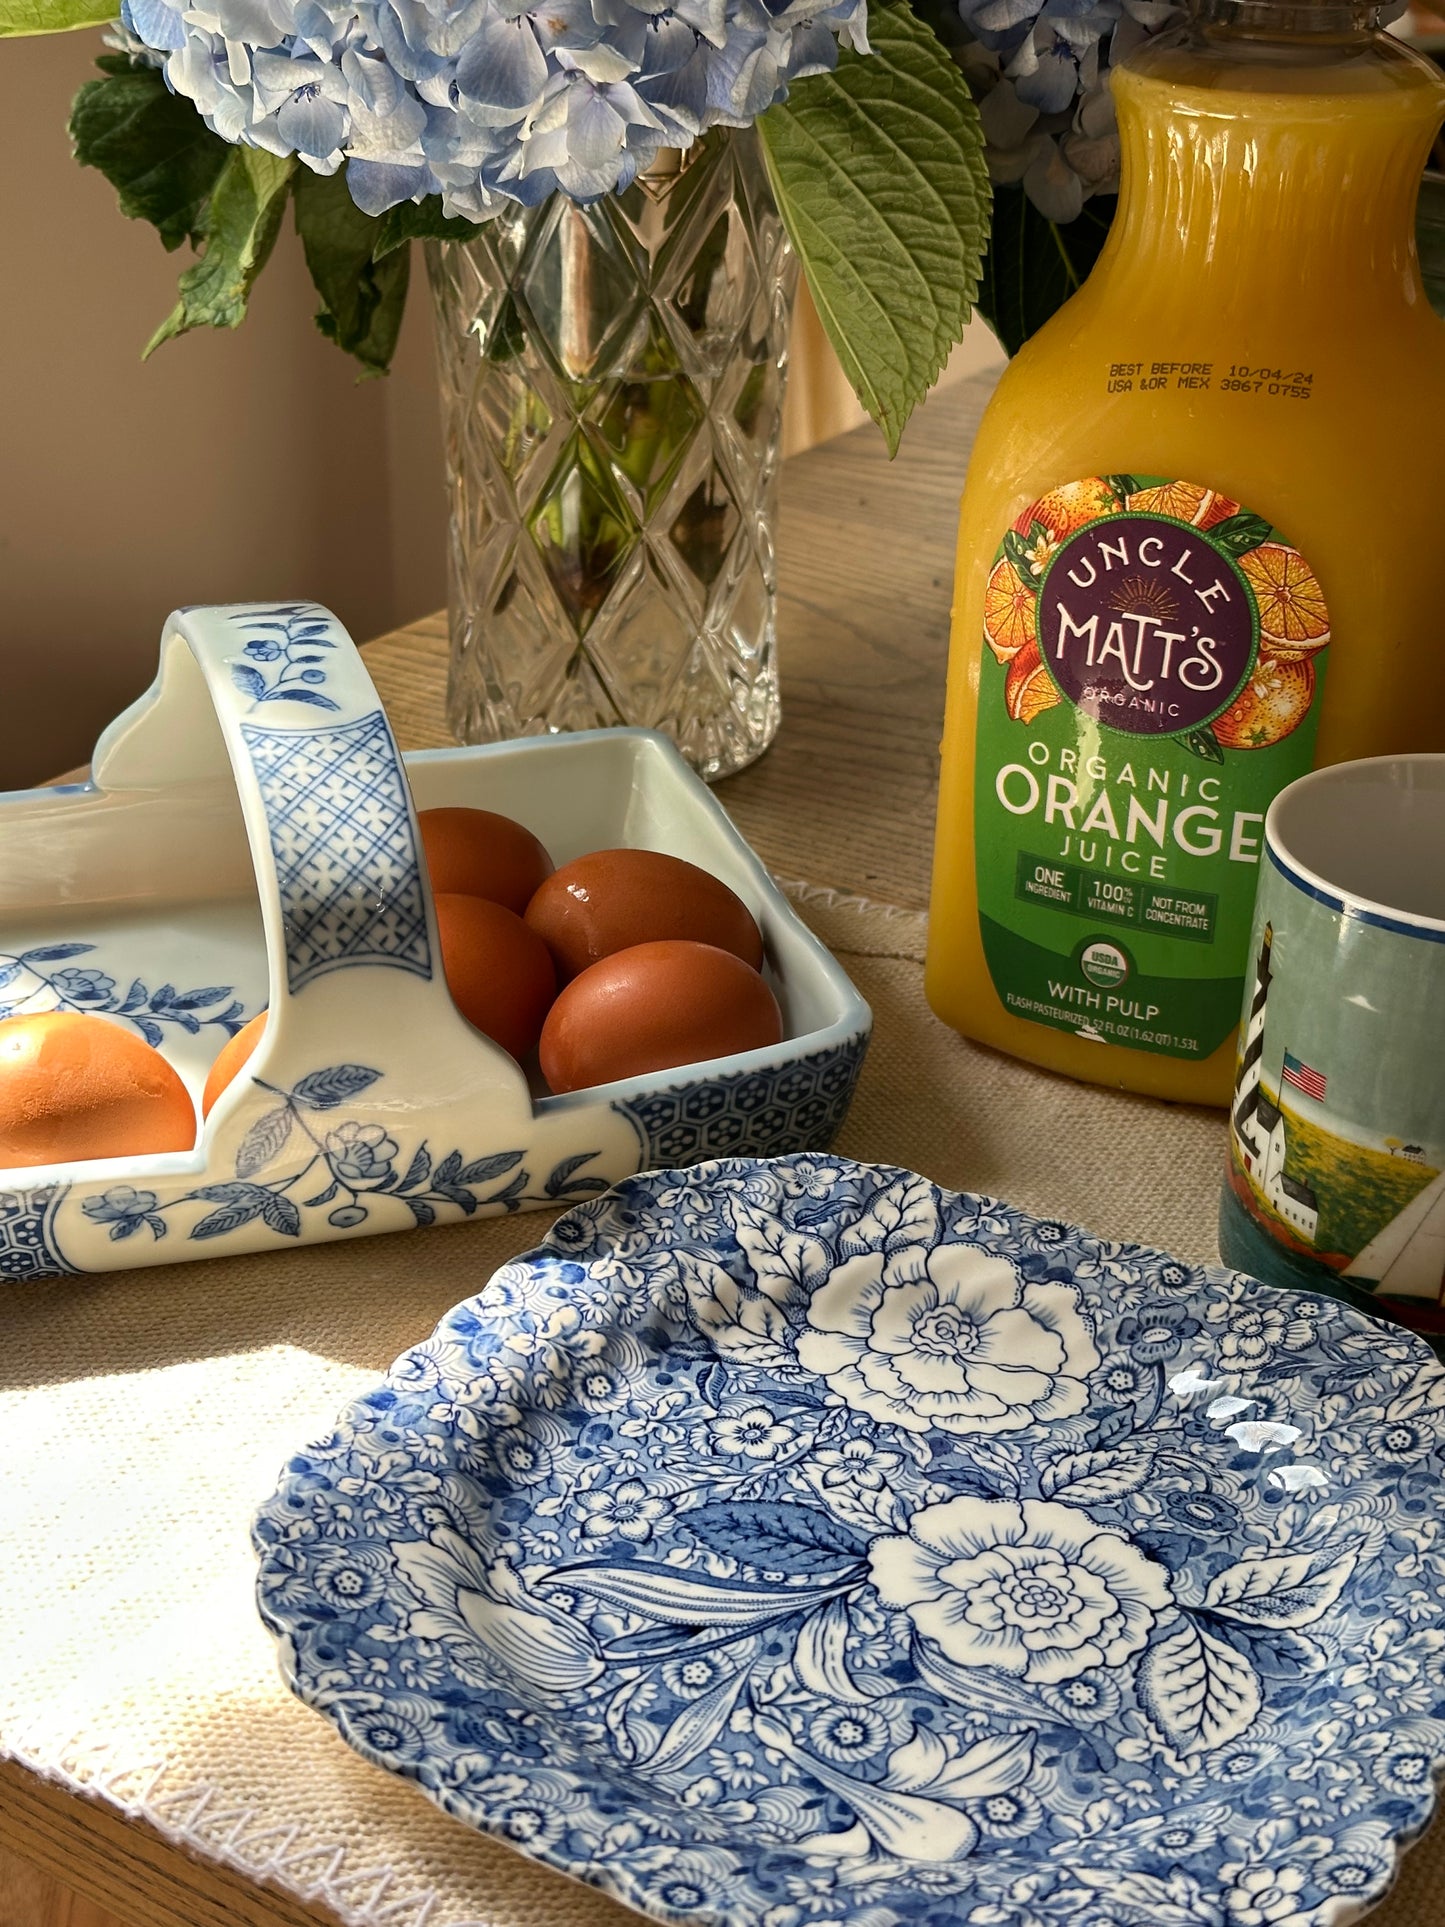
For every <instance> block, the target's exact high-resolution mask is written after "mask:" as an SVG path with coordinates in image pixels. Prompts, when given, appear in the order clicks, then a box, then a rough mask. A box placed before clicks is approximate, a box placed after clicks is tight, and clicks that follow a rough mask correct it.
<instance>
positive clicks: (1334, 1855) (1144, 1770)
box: [255, 1157, 1445, 1927]
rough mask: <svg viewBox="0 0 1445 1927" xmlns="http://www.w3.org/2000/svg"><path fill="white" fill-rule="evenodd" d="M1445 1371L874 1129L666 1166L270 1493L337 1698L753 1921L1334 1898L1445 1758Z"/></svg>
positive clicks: (446, 1784) (1139, 1921) (517, 1274)
mask: <svg viewBox="0 0 1445 1927" xmlns="http://www.w3.org/2000/svg"><path fill="white" fill-rule="evenodd" d="M1442 1490H1445V1370H1442V1369H1441V1367H1440V1366H1439V1365H1438V1364H1437V1363H1436V1362H1435V1361H1434V1359H1433V1358H1432V1357H1431V1356H1430V1355H1429V1353H1428V1352H1427V1351H1426V1349H1425V1347H1424V1346H1423V1345H1422V1344H1420V1342H1419V1341H1418V1340H1416V1339H1414V1338H1412V1337H1411V1336H1410V1335H1409V1334H1407V1333H1404V1332H1400V1331H1396V1330H1393V1329H1386V1328H1384V1327H1381V1326H1380V1325H1378V1324H1376V1323H1374V1322H1373V1321H1371V1320H1368V1319H1366V1318H1364V1317H1362V1316H1360V1315H1359V1314H1358V1313H1356V1312H1354V1311H1353V1310H1351V1309H1349V1308H1348V1307H1345V1306H1343V1305H1340V1304H1336V1303H1333V1302H1331V1301H1328V1300H1325V1299H1320V1298H1315V1297H1310V1296H1305V1295H1303V1294H1299V1293H1285V1292H1280V1291H1277V1290H1273V1289H1269V1288H1266V1287H1263V1286H1260V1285H1258V1284H1256V1283H1254V1282H1253V1281H1251V1280H1248V1279H1245V1278H1241V1277H1239V1276H1238V1275H1236V1274H1234V1273H1230V1272H1226V1271H1223V1270H1220V1269H1216V1268H1199V1267H1191V1266H1186V1265H1182V1264H1179V1263H1177V1262H1176V1261H1174V1260H1171V1259H1168V1258H1166V1257H1164V1256H1163V1255H1162V1254H1160V1253H1158V1252H1154V1251H1149V1250H1145V1249H1142V1248H1139V1247H1135V1246H1128V1245H1121V1244H1116V1243H1110V1242H1107V1241H1104V1240H1101V1239H1097V1238H1092V1237H1089V1236H1087V1235H1086V1234H1084V1233H1083V1232H1080V1231H1078V1230H1076V1229H1074V1228H1073V1227H1071V1226H1068V1225H1063V1224H1056V1223H1048V1222H1040V1221H1038V1220H1036V1219H1033V1218H1031V1217H1029V1216H1027V1215H1025V1214H1024V1213H1022V1212H1019V1211H1015V1210H1013V1209H1011V1208H1010V1207H1008V1206H1006V1205H1003V1204H1000V1203H998V1202H996V1201H994V1200H992V1199H989V1198H982V1197H969V1196H957V1195H954V1194H950V1193H947V1192H943V1191H940V1190H938V1189H937V1188H936V1187H934V1186H933V1185H931V1184H929V1183H927V1182H926V1181H925V1180H923V1179H921V1178H918V1177H915V1176H913V1175H911V1174H909V1173H906V1172H901V1171H897V1170H893V1169H888V1168H882V1167H870V1166H859V1165H855V1164H851V1163H849V1162H847V1161H846V1160H841V1159H834V1158H826V1157H793V1158H787V1159H782V1160H779V1161H778V1162H776V1163H773V1164H756V1163H749V1162H744V1161H737V1162H720V1163H715V1164H711V1165H706V1166H702V1167H699V1168H697V1169H694V1170H690V1171H686V1172H667V1173H662V1174H660V1175H655V1176H651V1177H641V1178H635V1179H631V1180H629V1181H628V1182H626V1183H624V1184H622V1185H620V1186H618V1187H617V1188H616V1189H614V1190H613V1191H611V1192H610V1193H608V1194H607V1195H606V1196H605V1197H602V1198H599V1199H597V1200H595V1201H594V1202H591V1203H588V1204H585V1205H583V1206H581V1207H580V1208H578V1209H575V1210H573V1211H571V1212H569V1213H568V1214H567V1215H566V1216H564V1217H563V1218H561V1219H560V1220H559V1221H558V1223H557V1224H556V1225H555V1226H554V1227H553V1231H552V1234H551V1241H550V1242H549V1243H548V1244H547V1245H545V1246H543V1247H542V1248H541V1249H539V1250H538V1251H536V1252H534V1253H532V1254H531V1255H530V1256H529V1257H526V1258H523V1259H520V1260H518V1261H517V1262H516V1263H514V1264H511V1265H508V1266H507V1267H505V1269H504V1270H502V1271H501V1272H500V1273H499V1274H498V1275H497V1277H496V1278H495V1279H494V1280H493V1281H492V1284H491V1285H490V1287H489V1288H488V1289H487V1290H486V1291H485V1292H484V1293H483V1294H482V1295H481V1296H479V1297H477V1298H474V1299H471V1300H469V1301H468V1302H466V1303H465V1304H462V1305H460V1306H458V1307H457V1308H456V1309H455V1310H454V1311H452V1312H451V1313H449V1314H448V1316H447V1317H446V1318H445V1319H443V1321H442V1323H441V1324H440V1325H439V1326H438V1328H437V1330H436V1332H435V1333H434V1334H433V1336H432V1337H431V1338H430V1339H429V1340H427V1341H426V1342H425V1343H424V1344H421V1345H418V1346H417V1347H416V1348H415V1349H414V1350H412V1351H411V1352H408V1353H407V1354H406V1355H405V1356H404V1357H403V1358H402V1359H400V1360H399V1361H398V1363H397V1364H396V1366H395V1367H394V1368H393V1370H392V1372H391V1373H390V1375H389V1376H388V1378H387V1380H386V1382H385V1384H384V1385H382V1386H381V1387H379V1388H378V1389H377V1390H375V1391H374V1392H372V1393H370V1394H368V1395H367V1396H366V1397H364V1398H362V1399H360V1400H359V1401H357V1402H356V1403H355V1404H353V1405H352V1406H351V1407H349V1408H348V1410H347V1411H346V1412H345V1413H344V1415H343V1417H342V1419H341V1421H340V1423H339V1425H338V1427H337V1429H336V1431H335V1432H334V1433H333V1434H332V1435H331V1436H330V1437H329V1438H328V1439H326V1440H324V1441H322V1442H321V1443H320V1444H318V1445H315V1446H312V1447H311V1448H310V1449H309V1450H307V1451H305V1452H303V1453H300V1454H298V1455H297V1456H296V1457H295V1458H293V1459H292V1460H291V1461H290V1463H289V1466H288V1469H287V1471H286V1474H285V1476H284V1478H283V1480H282V1483H281V1485H280V1488H279V1490H278V1491H277V1493H276V1494H275V1496H274V1497H273V1498H272V1499H271V1500H270V1501H269V1502H268V1503H267V1505H265V1506H264V1507H263V1508H262V1510H261V1512H260V1514H259V1516H258V1519H257V1523H256V1527H255V1537H256V1543H257V1547H258V1550H259V1552H260V1555H261V1569H260V1579H259V1599H260V1605H261V1610H262V1613H263V1616H264V1617H265V1619H266V1621H267V1623H268V1624H269V1625H270V1626H271V1628H272V1629H273V1631H275V1632H276V1633H277V1634H278V1635H279V1636H280V1637H281V1638H282V1640H283V1654H284V1663H285V1665H286V1667H287V1670H288V1673H289V1675H290V1677H291V1680H292V1683H293V1685H294V1687H295V1690H296V1691H297V1692H298V1693H299V1694H300V1695H301V1697H302V1698H303V1699H305V1700H307V1701H308V1702H309V1703H310V1704H312V1705H313V1706H315V1707H317V1708H318V1709H320V1710H321V1711H322V1712H323V1713H325V1714H326V1715H327V1717H329V1718H330V1719H332V1720H333V1721H334V1722H335V1723H336V1724H337V1725H338V1727H339V1728H340V1729H341V1731H342V1733H343V1734H344V1735H345V1736H346V1738H347V1739H348V1740H349V1741H350V1742H351V1743H352V1744H353V1745H354V1746H355V1747H357V1748H358V1749H359V1750H360V1751H361V1752H362V1753H363V1754H365V1755H366V1756H367V1757H368V1758H370V1759H372V1760H374V1761H377V1762H379V1763H380V1764H382V1765H385V1766H387V1767H390V1768H392V1769H393V1770H395V1771H398V1772H401V1773H404V1774H407V1775H410V1776H411V1777H413V1778H415V1779H417V1780H418V1781H419V1782H420V1783H421V1784H422V1786H423V1787H424V1788H425V1789H426V1790H427V1791H428V1792H429V1793H430V1794H431V1795H432V1796H433V1797H434V1798H435V1799H436V1800H438V1801H439V1802H440V1803H441V1804H442V1805H443V1806H444V1807H445V1808H446V1809H447V1810H448V1811H449V1812H451V1813H453V1814H456V1815H458V1816H459V1817H461V1818H463V1819H465V1820H468V1821H470V1822H471V1823H472V1824H474V1825H476V1826H478V1827H482V1828H485V1829H486V1830H488V1831H490V1832H492V1833H494V1834H497V1835H498V1836H500V1837H501V1838H503V1839H505V1840H508V1841H510V1842H511V1843H512V1844H514V1845H516V1846H518V1847H521V1848H523V1849H524V1850H526V1851H527V1852H529V1853H532V1854H534V1855H536V1856H537V1857H539V1858H540V1859H542V1860H545V1861H546V1862H548V1863H549V1864H550V1865H552V1866H554V1867H557V1868H560V1869H561V1870H563V1871H564V1872H567V1873H569V1874H573V1875H575V1876H577V1877H579V1878H582V1879H585V1880H589V1881H593V1882H595V1883H596V1884H598V1885H600V1886H603V1887H605V1888H607V1889H609V1890H610V1891H612V1892H613V1893H615V1894H617V1895H618V1896H619V1897H620V1898H621V1899H623V1900H625V1901H627V1902H628V1903H630V1904H631V1905H632V1906H634V1907H638V1908H641V1909H642V1910H644V1911H646V1912H648V1913H651V1914H653V1915H655V1916H657V1917H659V1918H661V1919H664V1920H674V1921H690V1922H696V1921H705V1922H709V1923H714V1924H715V1927H808V1924H809V1923H815V1922H828V1923H843V1922H847V1923H850V1924H851V1927H903V1923H908V1927H960V1924H961V1923H969V1927H1066V1924H1067V1927H1105V1924H1106V1923H1107V1924H1108V1927H1326V1923H1329V1922H1333V1921H1335V1920H1337V1919H1338V1918H1340V1917H1341V1914H1340V1911H1339V1909H1340V1905H1341V1903H1342V1902H1347V1903H1349V1904H1350V1905H1351V1906H1352V1907H1353V1905H1354V1904H1356V1903H1360V1902H1366V1901H1368V1900H1370V1899H1372V1898H1377V1897H1378V1896H1379V1894H1380V1893H1381V1892H1382V1891H1383V1890H1384V1888H1385V1886H1386V1885H1387V1883H1388V1881H1389V1879H1390V1877H1391V1874H1392V1871H1393V1865H1394V1859H1395V1855H1396V1852H1397V1850H1398V1847H1399V1845H1400V1844H1401V1843H1402V1842H1405V1841H1408V1840H1409V1839H1410V1838H1411V1837H1413V1835H1414V1834H1415V1833H1417V1832H1418V1831H1419V1829H1420V1828H1421V1827H1422V1826H1423V1825H1424V1824H1425V1822H1426V1820H1427V1819H1428V1817H1429V1814H1430V1811H1431V1807H1432V1803H1433V1799H1434V1783H1435V1777H1436V1775H1437V1774H1438V1773H1439V1772H1440V1770H1441V1766H1442V1763H1445V1530H1442V1528H1445V1498H1442Z"/></svg>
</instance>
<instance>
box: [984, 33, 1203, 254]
mask: <svg viewBox="0 0 1445 1927" xmlns="http://www.w3.org/2000/svg"><path fill="white" fill-rule="evenodd" d="M958 11H959V16H960V18H961V19H962V21H963V24H964V25H965V27H967V29H968V31H969V33H970V34H971V35H972V38H973V44H972V45H971V46H970V47H968V48H967V49H966V51H965V59H964V70H965V72H966V73H967V74H968V76H969V81H970V84H971V86H972V88H973V92H974V95H975V97H976V98H977V99H978V101H979V111H980V114H981V116H982V120H983V129H984V134H985V137H986V139H987V142H988V146H987V149H986V153H987V159H988V167H989V173H990V175H991V176H992V177H993V179H994V180H995V181H997V182H1000V183H1002V184H1006V183H1010V182H1015V181H1021V182H1022V183H1023V188H1024V192H1025V193H1026V194H1027V195H1028V197H1029V199H1030V200H1031V201H1032V202H1033V203H1034V205H1035V207H1037V208H1038V209H1039V211H1040V212H1041V213H1043V214H1046V215H1048V217H1049V218H1050V220H1054V221H1071V220H1073V219H1074V217H1075V215H1077V214H1078V212H1079V211H1080V209H1081V208H1082V207H1083V205H1084V202H1085V201H1086V200H1087V199H1088V198H1089V196H1090V195H1092V194H1112V193H1114V192H1115V190H1116V189H1117V187H1118V185H1119V138H1118V132H1117V129H1116V127H1115V122H1114V104H1113V100H1112V99H1111V97H1110V93H1109V78H1110V74H1111V71H1112V69H1113V68H1114V67H1115V66H1116V65H1117V63H1118V62H1119V61H1121V60H1122V59H1124V57H1125V56H1126V55H1127V54H1129V53H1131V52H1132V51H1133V49H1134V48H1135V47H1137V46H1138V45H1139V43H1140V41H1141V40H1144V39H1147V38H1148V37H1149V35H1151V34H1153V33H1157V32H1159V31H1160V30H1161V29H1163V28H1165V27H1169V26H1173V25H1174V24H1175V22H1176V21H1178V20H1180V19H1181V18H1182V17H1183V11H1184V10H1183V7H1182V5H1175V4H1172V0H1043V4H1042V5H1040V4H1039V0H958Z"/></svg>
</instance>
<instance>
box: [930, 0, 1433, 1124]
mask: <svg viewBox="0 0 1445 1927" xmlns="http://www.w3.org/2000/svg"><path fill="white" fill-rule="evenodd" d="M1377 28H1378V15H1377V14H1375V13H1373V12H1371V11H1370V10H1367V9H1362V8H1358V7H1352V6H1348V5H1345V6H1337V5H1332V4H1325V3H1324V0H1295V4H1278V3H1277V0H1243V3H1242V4H1232V3H1231V0H1210V11H1209V12H1208V14H1207V15H1206V16H1205V17H1204V18H1202V19H1200V20H1198V21H1196V23H1195V24H1194V25H1193V26H1191V27H1190V28H1189V29H1187V30H1185V31H1183V32H1182V33H1180V34H1178V35H1174V36H1169V37H1168V38H1167V39H1160V40H1157V41H1154V42H1151V43H1148V44H1146V45H1145V46H1144V47H1143V48H1141V49H1140V50H1139V51H1138V52H1136V53H1135V55H1134V56H1133V57H1132V58H1131V59H1130V60H1128V61H1127V62H1126V63H1124V64H1123V65H1122V66H1121V67H1120V68H1119V69H1118V70H1117V71H1116V72H1115V75H1114V82H1113V86H1114V98H1115V101H1116V104H1117V108H1118V118H1119V126H1120V135H1121V142H1122V184H1121V193H1120V201H1119V210H1118V215H1117V217H1116V219H1115V222H1114V226H1113V231H1112V232H1111V234H1110V236H1109V240H1108V242H1107V245H1106V247H1105V249H1104V252H1103V254H1102V255H1101V256H1100V258H1099V261H1098V264H1097V265H1096V267H1095V269H1094V271H1093V273H1092V275H1091V276H1090V277H1089V279H1088V281H1087V282H1086V283H1085V285H1084V286H1083V287H1082V288H1081V289H1080V290H1079V292H1078V293H1077V294H1075V295H1074V297H1073V298H1072V299H1071V300H1070V301H1069V302H1068V303H1067V304H1066V306H1065V307H1063V308H1062V309H1061V310H1060V311H1059V313H1058V314H1057V315H1055V316H1054V317H1053V319H1052V320H1051V321H1050V322H1049V323H1048V324H1047V326H1046V327H1044V328H1043V329H1042V330H1041V331H1040V332H1039V333H1038V334H1037V335H1036V336H1035V337H1034V338H1033V339H1032V340H1031V341H1030V342H1029V343H1028V344H1027V346H1026V347H1024V349H1023V350H1022V351H1021V352H1020V353H1019V355H1018V356H1017V357H1016V358H1015V359H1014V361H1013V362H1012V364H1011V365H1010V367H1009V368H1008V370H1007V372H1006V373H1005V375H1004V377H1003V380H1002V381H1001V383H1000V385H999V388H998V391H997V394H996V395H995V396H994V399H993V401H992V404H991V405H990V407H989V410H988V413H987V415H986V416H985V418H984V422H983V426H982V428H981V429H980V431H979V435H978V440H977V442H976V444H975V447H974V450H973V456H972V459H971V462H970V465H969V474H968V485H967V488H966V490H965V492H964V497H963V506H962V512H961V516H960V521H959V535H958V571H957V580H956V586H955V595H954V607H953V635H952V648H951V655H950V664H949V684H948V711H947V720H946V724H945V730H944V739H943V772H942V786H941V790H940V796H939V809H938V830H937V845H936V850H935V857H934V875H933V906H932V917H931V926H930V940H929V952H928V996H929V1000H930V1002H931V1003H932V1005H933V1008H934V1009H935V1010H936V1011H937V1013H938V1014H939V1016H940V1017H942V1018H943V1019H944V1020H945V1022H947V1023H949V1024H951V1025H952V1026H953V1027H954V1028H955V1029H956V1030H959V1031H962V1032H964V1033H965V1034H966V1035H968V1036H970V1037H976V1038H978V1039H980V1040H981V1041H982V1042H984V1043H987V1044H992V1045H995V1046H996V1047H997V1048H999V1049H1000V1050H1005V1051H1009V1052H1012V1053H1013V1054H1014V1055H1015V1056H1017V1057H1024V1058H1029V1059H1032V1061H1033V1062H1035V1063H1037V1064H1042V1065H1046V1066H1048V1067H1049V1068H1050V1069H1052V1070H1058V1071H1065V1072H1067V1073H1068V1074H1069V1075H1071V1076H1074V1077H1083V1078H1090V1079H1093V1080H1094V1081H1096V1082H1098V1083H1104V1084H1112V1085H1117V1086H1122V1087H1123V1088H1125V1089H1129V1090H1136V1091H1144V1092H1149V1093H1152V1094H1154V1095H1157V1096H1161V1097H1171V1098H1181V1099H1190V1100H1194V1101H1198V1102H1202V1103H1212V1104H1224V1103H1227V1101H1228V1097H1229V1090H1230V1083H1231V1075H1232V1070H1233V1035H1234V1030H1235V1026H1236V1023H1237V1020H1238V1017H1239V1010H1240V1004H1241V999H1242V994H1243V977H1244V971H1245V967H1246V959H1245V949H1246V945H1247V942H1248V936H1249V924H1250V912H1251V907H1252V903H1253V897H1254V889H1255V882H1256V878H1257V874H1258V869H1257V866H1258V863H1259V861H1260V852H1261V842H1262V827H1263V819H1264V813H1265V810H1266V809H1267V808H1268V806H1269V802H1270V800H1271V798H1272V797H1273V796H1274V795H1275V793H1276V791H1278V790H1279V789H1280V788H1281V787H1282V786H1283V785H1284V784H1285V783H1287V782H1290V781H1291V780H1292V779H1293V778H1294V777H1296V776H1298V775H1301V774H1302V773H1303V772H1304V771H1305V770H1307V769H1308V768H1310V766H1311V764H1312V763H1315V762H1334V761H1339V760H1342V759H1344V758H1348V757H1358V756H1375V755H1380V754H1382V753H1385V752H1388V751H1395V750H1407V749H1441V748H1445V568H1442V561H1441V556H1442V537H1441V533H1440V519H1439V518H1440V505H1441V503H1442V502H1445V436H1442V435H1441V433H1440V424H1441V423H1442V421H1445V326H1442V324H1441V323H1440V322H1439V321H1438V320H1437V319H1436V317H1435V316H1434V314H1432V312H1431V311H1430V308H1429V306H1428V304H1427V302H1426V298H1425V294H1424V290H1423V288H1422V285H1421V280H1420V269H1419V261H1418V258H1417V256H1416V252H1415V243H1414V210H1415V202H1416V196H1417V193H1418V188H1419V182H1420V177H1421V173H1422V170H1423V168H1424V164H1425V159H1426V154H1427V152H1428V150H1429V147H1430V142H1431V139H1432V137H1433V135H1434V132H1435V130H1436V128H1437V127H1438V125H1439V123H1440V120H1441V117H1442V114H1445V78H1442V76H1441V75H1440V74H1439V72H1438V71H1437V70H1436V69H1435V68H1434V67H1433V66H1431V65H1430V64H1429V63H1428V62H1427V61H1426V60H1424V59H1423V58H1421V57H1420V56H1419V55H1417V54H1415V53H1413V52H1412V51H1410V50H1409V49H1408V48H1406V47H1405V46H1403V45H1402V44H1401V43H1400V42H1398V41H1396V40H1393V39H1391V38H1390V37H1389V36H1387V35H1385V34H1383V33H1381V32H1379V31H1378V30H1377Z"/></svg>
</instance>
